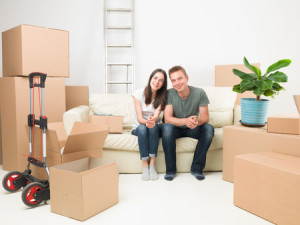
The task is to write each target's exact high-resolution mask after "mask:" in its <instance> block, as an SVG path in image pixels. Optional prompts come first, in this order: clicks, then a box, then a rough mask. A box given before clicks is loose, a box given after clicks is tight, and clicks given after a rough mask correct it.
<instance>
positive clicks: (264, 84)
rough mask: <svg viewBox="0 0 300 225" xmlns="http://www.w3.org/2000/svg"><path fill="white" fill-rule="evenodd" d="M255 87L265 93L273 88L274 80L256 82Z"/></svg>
mask: <svg viewBox="0 0 300 225" xmlns="http://www.w3.org/2000/svg"><path fill="white" fill-rule="evenodd" d="M253 82H254V84H255V86H256V87H258V88H259V89H261V90H263V91H265V90H268V89H271V88H272V85H273V81H272V80H255V81H253Z"/></svg>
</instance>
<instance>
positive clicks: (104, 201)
mask: <svg viewBox="0 0 300 225" xmlns="http://www.w3.org/2000/svg"><path fill="white" fill-rule="evenodd" d="M50 173H51V176H50V184H51V185H50V192H51V212H54V213H57V214H60V215H63V216H67V217H70V218H73V219H77V220H80V221H84V220H86V219H88V218H90V217H92V216H94V215H96V214H98V213H100V212H102V211H103V210H105V209H107V208H109V207H111V206H113V205H115V204H117V203H118V202H119V194H118V183H119V178H118V176H119V175H118V171H117V165H116V163H115V162H114V161H112V160H108V159H100V158H84V159H80V160H77V161H73V162H70V163H65V164H61V165H58V166H54V167H51V168H50Z"/></svg>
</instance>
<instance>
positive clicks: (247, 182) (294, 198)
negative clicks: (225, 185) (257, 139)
mask: <svg viewBox="0 0 300 225" xmlns="http://www.w3.org/2000/svg"><path fill="white" fill-rule="evenodd" d="M234 167H235V170H234V204H235V205H236V206H238V207H240V208H243V209H245V210H247V211H249V212H251V213H254V214H256V215H258V216H260V217H262V218H264V219H266V220H269V221H271V222H273V223H275V224H279V225H280V224H282V225H298V224H299V221H300V214H299V212H300V192H299V187H300V158H299V157H294V156H289V155H284V154H280V153H275V152H261V153H250V154H243V155H239V156H236V157H235V162H234Z"/></svg>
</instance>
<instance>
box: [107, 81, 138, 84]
mask: <svg viewBox="0 0 300 225" xmlns="http://www.w3.org/2000/svg"><path fill="white" fill-rule="evenodd" d="M107 83H108V84H132V82H131V81H107Z"/></svg>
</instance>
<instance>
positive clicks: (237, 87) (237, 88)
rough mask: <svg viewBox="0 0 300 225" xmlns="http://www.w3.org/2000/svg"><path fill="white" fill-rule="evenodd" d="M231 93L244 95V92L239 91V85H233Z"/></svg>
mask: <svg viewBox="0 0 300 225" xmlns="http://www.w3.org/2000/svg"><path fill="white" fill-rule="evenodd" d="M232 91H234V92H237V93H244V92H245V91H243V90H242V89H241V87H240V85H239V84H237V85H234V86H233V88H232Z"/></svg>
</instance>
